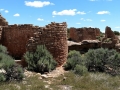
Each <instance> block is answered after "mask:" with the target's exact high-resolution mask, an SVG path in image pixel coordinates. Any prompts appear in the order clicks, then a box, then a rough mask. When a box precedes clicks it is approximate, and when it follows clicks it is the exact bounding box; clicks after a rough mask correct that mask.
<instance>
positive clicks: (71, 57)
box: [64, 50, 84, 70]
mask: <svg viewBox="0 0 120 90" xmlns="http://www.w3.org/2000/svg"><path fill="white" fill-rule="evenodd" d="M77 64H84V63H83V59H82V56H81V54H80V53H79V52H78V51H75V50H73V51H70V52H69V54H68V59H67V62H66V64H65V65H64V67H65V69H66V70H74V68H75V67H76V65H77Z"/></svg>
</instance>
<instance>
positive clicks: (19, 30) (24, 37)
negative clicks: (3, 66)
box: [1, 24, 37, 59]
mask: <svg viewBox="0 0 120 90" xmlns="http://www.w3.org/2000/svg"><path fill="white" fill-rule="evenodd" d="M36 31H37V28H36V27H35V26H33V25H29V24H24V25H16V24H15V25H8V26H5V27H3V28H2V36H1V43H2V45H4V46H6V47H7V50H8V51H9V54H10V55H11V56H13V57H14V58H16V59H19V58H21V57H22V56H23V54H24V53H25V52H26V44H27V43H28V39H29V38H30V37H32V36H34V33H35V32H36Z"/></svg>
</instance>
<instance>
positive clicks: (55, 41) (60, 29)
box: [27, 22, 68, 66]
mask: <svg viewBox="0 0 120 90" xmlns="http://www.w3.org/2000/svg"><path fill="white" fill-rule="evenodd" d="M37 45H45V46H46V47H47V49H48V51H50V53H51V54H52V55H53V58H54V59H55V60H56V61H57V62H58V66H61V65H62V64H63V63H64V62H65V61H66V59H67V54H68V45H67V24H66V23H65V22H63V23H54V22H52V23H51V24H48V25H46V27H43V28H39V29H38V32H36V33H35V36H34V37H31V39H29V41H28V45H27V49H28V51H31V52H32V51H34V50H35V49H36V46H37Z"/></svg>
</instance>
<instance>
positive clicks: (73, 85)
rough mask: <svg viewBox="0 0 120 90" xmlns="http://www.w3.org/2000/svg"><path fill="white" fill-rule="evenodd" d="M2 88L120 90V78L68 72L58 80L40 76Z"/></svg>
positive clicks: (22, 89) (7, 89) (11, 83)
mask: <svg viewBox="0 0 120 90" xmlns="http://www.w3.org/2000/svg"><path fill="white" fill-rule="evenodd" d="M48 82H49V83H48ZM45 87H48V88H45ZM0 88H1V89H2V90H120V76H114V77H113V76H110V75H108V74H104V73H89V74H87V75H85V76H78V75H75V74H74V73H72V72H67V73H65V74H64V76H63V75H61V76H59V77H56V78H48V79H39V77H38V76H32V77H29V78H26V79H25V80H23V81H22V82H10V83H8V82H4V83H0ZM66 88H67V89H66Z"/></svg>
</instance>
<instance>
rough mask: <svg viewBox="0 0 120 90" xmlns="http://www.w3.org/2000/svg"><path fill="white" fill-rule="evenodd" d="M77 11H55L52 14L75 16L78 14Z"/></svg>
mask: <svg viewBox="0 0 120 90" xmlns="http://www.w3.org/2000/svg"><path fill="white" fill-rule="evenodd" d="M76 11H77V10H76V9H70V10H63V11H60V12H56V11H53V12H52V14H53V15H61V16H62V15H71V16H74V15H75V14H76Z"/></svg>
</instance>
